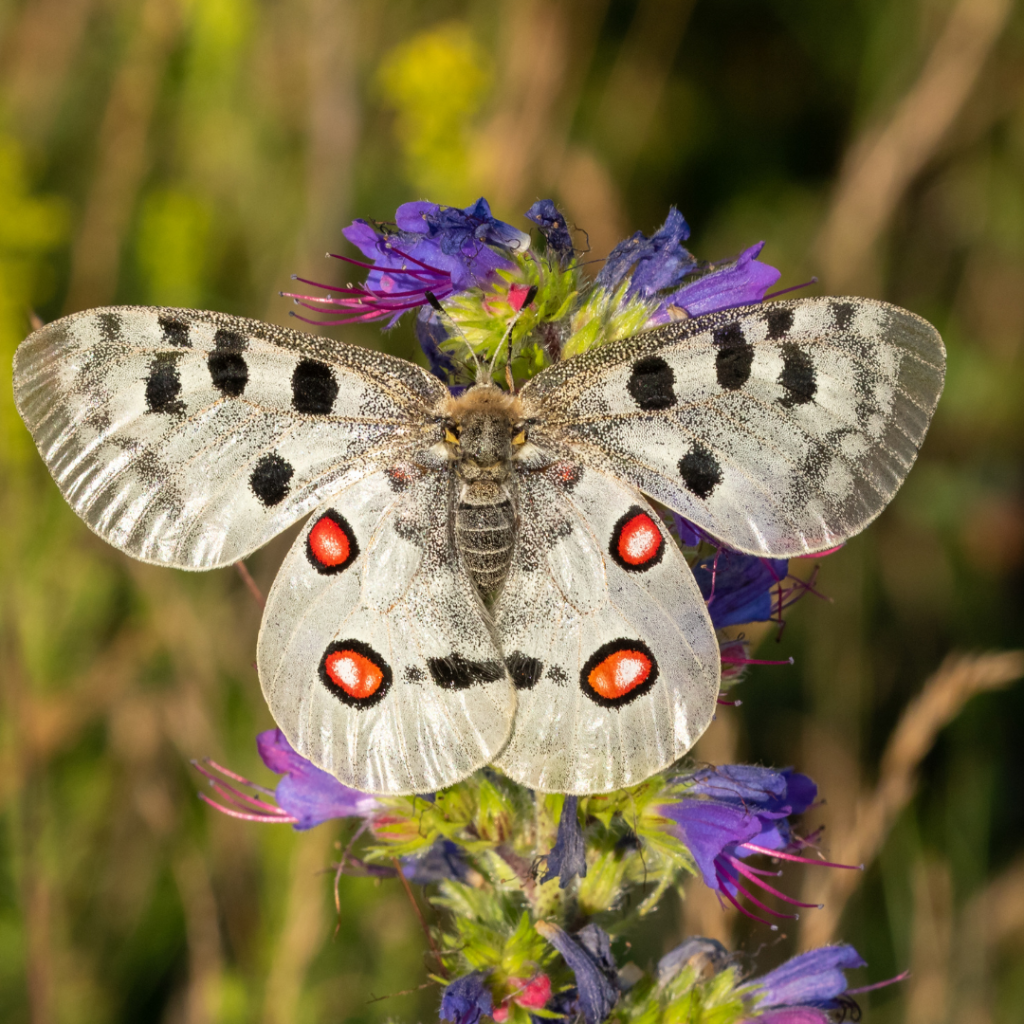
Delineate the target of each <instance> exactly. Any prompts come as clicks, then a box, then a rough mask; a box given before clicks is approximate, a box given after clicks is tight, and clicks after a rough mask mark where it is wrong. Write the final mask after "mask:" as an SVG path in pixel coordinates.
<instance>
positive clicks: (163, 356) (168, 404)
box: [146, 352, 185, 413]
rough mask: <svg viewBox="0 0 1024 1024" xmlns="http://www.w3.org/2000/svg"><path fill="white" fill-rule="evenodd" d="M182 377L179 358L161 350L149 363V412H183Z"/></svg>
mask: <svg viewBox="0 0 1024 1024" xmlns="http://www.w3.org/2000/svg"><path fill="white" fill-rule="evenodd" d="M180 395H181V377H180V376H179V375H178V359H177V356H175V355H174V354H173V353H171V352H161V353H159V355H157V356H156V357H155V358H154V359H153V361H152V362H151V363H150V364H149V376H148V377H147V378H146V408H147V410H148V411H149V412H164V413H182V412H184V411H185V403H184V402H182V401H181V398H180Z"/></svg>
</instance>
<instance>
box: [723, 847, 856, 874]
mask: <svg viewBox="0 0 1024 1024" xmlns="http://www.w3.org/2000/svg"><path fill="white" fill-rule="evenodd" d="M740 846H742V847H743V849H744V850H753V851H754V853H763V854H765V855H766V856H768V857H778V859H779V860H791V861H794V862H795V863H797V864H814V865H815V866H817V867H823V868H843V869H845V870H846V871H863V870H864V865H863V864H835V863H833V862H832V861H830V860H815V859H814V858H813V857H798V856H797V855H796V854H795V853H784V852H783V851H782V850H772V849H769V848H768V847H767V846H758V845H757V844H756V843H741V844H740Z"/></svg>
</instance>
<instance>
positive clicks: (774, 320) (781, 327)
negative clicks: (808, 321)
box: [765, 309, 793, 341]
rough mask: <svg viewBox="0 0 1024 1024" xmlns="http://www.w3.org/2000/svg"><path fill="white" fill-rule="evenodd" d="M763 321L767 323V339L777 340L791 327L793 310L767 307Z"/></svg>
mask: <svg viewBox="0 0 1024 1024" xmlns="http://www.w3.org/2000/svg"><path fill="white" fill-rule="evenodd" d="M765 321H766V322H767V324H768V340H769V341H779V340H781V339H782V338H784V337H785V336H786V335H787V334H789V332H790V331H791V330H792V329H793V310H791V309H769V310H768V312H767V314H766V316H765Z"/></svg>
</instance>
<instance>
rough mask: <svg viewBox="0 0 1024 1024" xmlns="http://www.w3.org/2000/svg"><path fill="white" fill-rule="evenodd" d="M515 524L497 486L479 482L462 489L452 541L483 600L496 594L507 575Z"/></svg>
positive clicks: (505, 497) (505, 493)
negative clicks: (455, 543) (463, 559)
mask: <svg viewBox="0 0 1024 1024" xmlns="http://www.w3.org/2000/svg"><path fill="white" fill-rule="evenodd" d="M515 524H516V517H515V510H514V509H513V507H512V501H511V499H510V498H509V494H508V491H506V489H505V488H504V487H502V486H501V485H500V484H496V483H491V482H489V481H488V482H484V481H478V482H475V483H472V484H469V485H468V486H465V487H463V488H462V494H461V495H460V496H459V501H458V505H457V506H456V509H455V537H456V540H457V542H458V545H459V548H460V549H461V551H462V554H463V557H464V558H465V559H466V566H467V567H468V568H469V571H470V574H471V575H472V577H473V582H474V583H475V584H476V586H477V589H478V590H479V591H480V593H481V594H482V595H484V596H486V595H487V594H490V593H492V592H493V591H495V590H497V589H498V588H499V587H500V586H501V584H502V582H503V581H504V579H505V575H506V574H507V573H508V567H509V564H510V563H511V561H512V546H513V543H514V541H515Z"/></svg>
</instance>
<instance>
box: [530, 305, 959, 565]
mask: <svg viewBox="0 0 1024 1024" xmlns="http://www.w3.org/2000/svg"><path fill="white" fill-rule="evenodd" d="M944 372H945V351H944V349H943V346H942V340H941V339H940V337H939V335H938V333H937V332H936V331H935V329H934V328H933V327H932V326H931V325H930V324H928V323H926V322H925V321H924V320H922V319H921V318H920V317H917V316H915V315H914V314H913V313H908V312H907V311H906V310H903V309H899V308H897V307H895V306H891V305H888V304H887V303H884V302H876V301H873V300H871V299H856V298H815V299H802V300H795V301H791V302H776V303H767V304H763V305H757V306H748V307H741V308H738V309H730V310H725V311H723V312H721V313H714V314H711V315H709V316H704V317H699V318H697V319H694V320H684V321H680V322H677V323H673V324H670V325H668V326H666V327H661V328H658V329H656V330H652V331H648V332H645V333H642V334H638V335H635V336H633V337H631V338H626V339H624V340H622V341H618V342H614V343H612V344H609V345H606V346H604V347H601V348H598V349H594V350H592V351H590V352H587V353H585V354H584V355H582V356H579V357H578V358H575V359H571V360H568V361H566V362H564V363H560V364H557V365H555V366H553V367H551V368H549V369H547V370H545V371H544V372H543V373H541V374H539V375H538V376H537V377H535V378H534V379H533V380H532V381H530V382H529V383H528V384H527V385H526V386H525V387H524V388H523V390H522V393H521V394H522V402H523V409H524V414H525V416H526V417H527V418H528V419H529V420H531V421H533V423H534V426H533V428H532V433H531V437H532V438H533V439H534V441H535V442H536V443H537V444H538V445H540V446H545V445H548V446H552V447H559V446H565V445H568V446H569V447H570V448H571V450H572V452H573V456H574V458H576V459H578V460H579V461H580V462H582V463H584V464H586V465H588V466H592V467H594V468H598V469H602V470H605V471H607V472H610V473H613V474H614V475H616V476H618V477H620V478H622V479H623V480H627V481H629V482H630V483H631V484H632V485H633V486H635V487H637V488H639V489H640V490H641V491H643V492H644V493H645V494H649V495H651V496H652V497H654V498H657V499H658V500H659V501H661V502H664V503H665V504H666V505H668V506H669V507H670V508H673V509H675V510H676V511H677V512H679V513H680V514H682V515H684V516H685V517H686V518H687V519H689V520H691V521H692V522H694V523H696V524H697V525H698V526H700V527H702V528H703V529H705V530H706V531H707V532H708V533H710V534H711V535H712V536H714V537H717V538H719V539H720V540H722V541H725V542H726V543H728V544H730V545H732V546H733V547H735V548H737V549H739V550H741V551H746V552H750V553H754V554H761V555H772V556H777V557H782V556H789V555H799V554H805V553H808V552H814V551H822V550H825V549H827V548H830V547H834V546H835V545H836V544H839V543H840V542H842V541H843V540H845V539H846V538H848V537H850V536H852V535H853V534H855V533H857V532H858V531H860V530H862V529H863V528H864V527H865V526H866V525H867V524H868V523H869V522H870V521H871V520H872V519H874V518H875V516H877V515H878V513H879V512H880V511H881V510H882V509H883V508H884V507H885V505H886V504H887V503H888V502H889V500H890V499H891V498H892V496H893V494H895V492H896V489H897V488H898V487H899V485H900V484H901V483H902V481H903V479H904V478H905V477H906V475H907V472H908V471H909V469H910V467H911V465H912V464H913V462H914V459H915V458H916V457H917V451H918V449H919V448H920V446H921V442H922V441H923V439H924V435H925V431H926V429H927V427H928V423H929V421H930V419H931V415H932V412H933V411H934V409H935V405H936V403H937V402H938V398H939V394H940V393H941V391H942V384H943V376H944Z"/></svg>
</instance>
